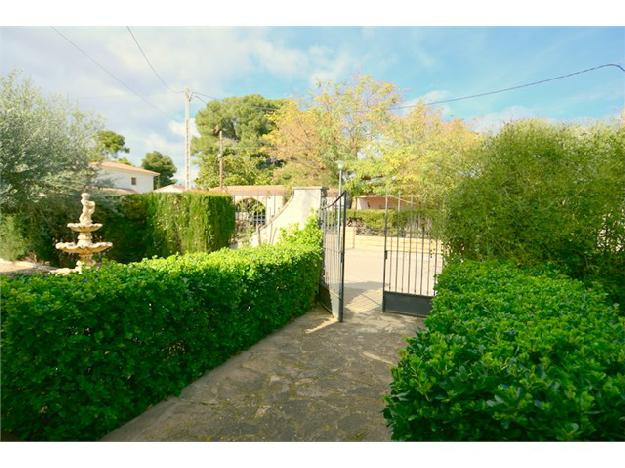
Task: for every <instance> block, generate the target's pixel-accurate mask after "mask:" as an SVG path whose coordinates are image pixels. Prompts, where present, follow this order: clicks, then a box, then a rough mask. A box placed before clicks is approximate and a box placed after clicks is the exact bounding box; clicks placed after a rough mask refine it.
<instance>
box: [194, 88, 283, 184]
mask: <svg viewBox="0 0 625 468" xmlns="http://www.w3.org/2000/svg"><path fill="white" fill-rule="evenodd" d="M282 103H283V101H281V100H275V99H266V98H264V97H262V96H259V95H257V94H252V95H249V96H242V97H230V98H225V99H221V100H214V101H210V102H209V103H208V104H207V105H206V107H205V108H204V109H202V110H201V111H199V112H198V113H197V115H196V117H195V124H196V126H197V129H198V131H199V133H200V136H199V137H194V138H193V141H192V153H193V154H194V155H195V156H196V158H197V160H198V162H199V165H200V172H199V175H198V178H197V179H196V184H197V186H198V187H202V188H211V187H217V186H219V157H218V155H219V131H220V130H221V131H222V136H223V148H224V151H223V155H224V159H223V166H224V182H225V184H226V185H258V184H267V183H269V182H270V181H271V174H272V171H273V169H274V167H276V166H277V165H279V164H280V162H279V161H277V160H275V159H273V158H271V157H270V155H269V153H268V150H267V148H265V144H264V143H263V141H262V137H263V135H266V134H267V133H269V132H270V131H271V130H272V129H273V128H274V124H273V122H272V120H271V119H270V118H269V115H270V114H271V113H272V112H274V111H275V110H277V109H278V108H279V107H280V106H281V105H282Z"/></svg>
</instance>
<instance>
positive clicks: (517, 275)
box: [384, 261, 625, 440]
mask: <svg viewBox="0 0 625 468" xmlns="http://www.w3.org/2000/svg"><path fill="white" fill-rule="evenodd" d="M437 288H438V295H437V296H436V297H435V298H434V300H433V311H432V313H431V315H430V316H429V317H428V319H427V320H426V325H427V329H425V330H421V331H419V332H418V333H417V336H416V337H414V338H411V339H410V340H409V345H408V348H407V349H406V350H405V352H404V354H403V357H402V359H401V360H400V362H399V364H398V366H397V367H396V368H394V369H393V371H392V373H393V382H392V384H391V392H390V394H389V395H387V397H386V402H387V407H386V409H385V411H384V415H385V417H386V419H387V421H388V423H389V425H390V426H391V428H392V434H393V438H394V439H396V440H625V418H624V417H623V415H625V320H624V319H623V318H622V317H619V315H618V313H617V310H616V309H615V307H613V306H612V307H611V306H608V305H606V303H605V298H604V297H603V294H602V293H599V292H596V291H593V290H587V289H585V288H584V286H583V284H582V283H581V282H579V281H577V280H572V279H570V278H567V277H564V276H562V275H558V274H557V273H555V272H553V270H552V271H546V272H543V273H541V274H537V273H534V274H532V273H529V272H526V271H522V270H519V269H517V268H516V267H514V266H512V265H510V264H502V263H497V262H494V261H493V262H483V263H478V262H473V261H465V262H464V263H450V264H448V265H447V266H446V268H445V271H444V272H443V274H442V275H440V277H439V280H438V286H437Z"/></svg>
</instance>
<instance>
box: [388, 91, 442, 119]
mask: <svg viewBox="0 0 625 468" xmlns="http://www.w3.org/2000/svg"><path fill="white" fill-rule="evenodd" d="M450 96H451V95H450V93H449V91H447V90H444V89H434V90H432V91H429V92H427V93H425V94H423V95H421V96H417V97H416V98H413V99H409V100H408V101H406V102H405V103H404V104H402V106H414V105H415V104H417V103H418V102H423V103H425V104H427V103H429V102H435V101H442V100H444V99H447V98H449V97H450ZM435 108H436V109H437V110H439V111H441V113H442V115H443V116H444V117H450V116H451V115H452V114H451V108H450V107H449V105H448V104H440V105H437V106H436V107H435ZM410 109H411V107H404V108H402V109H401V112H400V114H401V115H406V114H408V113H409V112H410Z"/></svg>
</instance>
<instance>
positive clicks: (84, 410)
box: [0, 241, 321, 440]
mask: <svg viewBox="0 0 625 468" xmlns="http://www.w3.org/2000/svg"><path fill="white" fill-rule="evenodd" d="M320 268H321V251H320V248H319V246H312V245H309V244H306V243H305V242H295V241H289V242H282V243H281V244H280V245H275V246H263V247H259V248H249V249H240V250H226V249H223V250H220V251H219V252H214V253H212V254H205V253H199V254H188V255H184V256H173V257H169V258H166V259H154V260H145V261H143V262H141V263H133V264H129V265H120V264H114V263H109V264H107V265H106V266H104V267H102V268H101V269H94V270H87V271H85V272H84V273H83V274H81V275H79V274H72V275H68V276H54V275H47V276H40V275H35V276H31V277H21V278H13V279H7V278H0V284H1V286H2V292H3V313H2V336H3V338H2V353H1V356H2V425H3V430H6V431H9V432H11V433H12V434H14V435H15V436H16V437H18V438H20V439H24V440H95V439H98V438H99V437H101V436H103V435H104V434H106V433H107V432H109V431H111V430H113V429H115V428H117V427H119V426H120V425H121V424H123V423H125V422H126V421H128V420H129V419H131V418H133V417H135V416H136V415H138V414H140V413H141V412H143V411H145V410H146V409H147V408H148V407H149V406H150V405H152V404H155V403H157V402H159V401H161V400H163V399H164V398H167V397H168V396H170V395H174V394H178V393H179V392H180V390H181V389H182V388H184V387H185V386H186V385H187V384H189V383H190V382H191V381H193V380H194V379H197V378H198V377H200V376H201V375H202V374H203V373H204V372H206V371H207V370H209V369H211V368H213V367H215V366H217V365H219V364H221V363H222V362H224V361H225V360H226V359H227V358H228V357H229V356H232V355H233V354H235V353H237V352H239V351H241V350H243V349H246V348H248V347H249V346H251V345H252V344H254V343H256V342H257V341H258V340H259V339H261V338H262V337H264V336H265V335H267V334H268V333H270V332H272V331H273V330H275V329H276V328H279V327H281V326H283V325H284V324H286V323H287V322H288V321H289V320H291V319H292V318H293V317H295V316H297V315H300V314H302V313H303V312H305V311H306V310H308V309H309V308H310V306H311V305H312V303H313V301H314V297H315V294H316V291H317V285H318V281H319V275H320Z"/></svg>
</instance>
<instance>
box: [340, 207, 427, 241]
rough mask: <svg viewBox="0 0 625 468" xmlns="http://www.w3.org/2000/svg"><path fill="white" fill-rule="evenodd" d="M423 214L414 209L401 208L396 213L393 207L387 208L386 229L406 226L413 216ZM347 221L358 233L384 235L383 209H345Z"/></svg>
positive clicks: (394, 229)
mask: <svg viewBox="0 0 625 468" xmlns="http://www.w3.org/2000/svg"><path fill="white" fill-rule="evenodd" d="M420 215H421V216H424V213H422V212H420V211H419V210H416V209H411V208H402V209H401V210H400V212H399V214H398V213H397V210H396V209H395V207H389V210H388V229H389V230H390V232H395V233H396V232H397V231H396V230H397V227H398V226H399V227H400V228H404V227H406V226H407V225H408V224H409V223H410V222H411V221H412V220H413V219H415V217H417V216H420ZM347 221H348V223H349V224H350V225H351V226H356V227H357V229H358V233H359V234H369V235H378V236H382V235H384V210H379V209H373V208H367V209H364V210H354V209H349V210H347Z"/></svg>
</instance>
